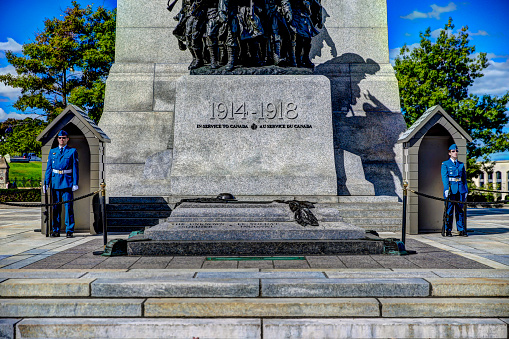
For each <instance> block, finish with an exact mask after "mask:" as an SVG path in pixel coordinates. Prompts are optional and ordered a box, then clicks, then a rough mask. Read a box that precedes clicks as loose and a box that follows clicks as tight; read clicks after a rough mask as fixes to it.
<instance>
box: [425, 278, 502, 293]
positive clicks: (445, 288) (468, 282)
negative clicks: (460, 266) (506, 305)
mask: <svg viewBox="0 0 509 339" xmlns="http://www.w3.org/2000/svg"><path fill="white" fill-rule="evenodd" d="M426 280H427V281H428V282H429V283H430V284H431V295H432V296H434V297H509V278H505V279H504V278H427V279H426Z"/></svg>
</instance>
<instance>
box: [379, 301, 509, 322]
mask: <svg viewBox="0 0 509 339" xmlns="http://www.w3.org/2000/svg"><path fill="white" fill-rule="evenodd" d="M379 301H380V303H381V304H382V317H389V318H390V317H400V318H406V317H423V318H427V317H430V318H439V317H445V318H447V317H458V316H459V315H461V317H508V316H509V298H380V299H379Z"/></svg>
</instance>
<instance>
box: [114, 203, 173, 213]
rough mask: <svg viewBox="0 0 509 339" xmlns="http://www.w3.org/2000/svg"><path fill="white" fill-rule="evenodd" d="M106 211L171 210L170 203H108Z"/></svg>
mask: <svg viewBox="0 0 509 339" xmlns="http://www.w3.org/2000/svg"><path fill="white" fill-rule="evenodd" d="M106 211H107V212H110V211H130V212H136V211H166V212H171V208H170V206H169V205H168V204H166V203H164V204H107V205H106Z"/></svg>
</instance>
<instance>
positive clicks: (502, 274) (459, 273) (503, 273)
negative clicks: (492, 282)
mask: <svg viewBox="0 0 509 339" xmlns="http://www.w3.org/2000/svg"><path fill="white" fill-rule="evenodd" d="M432 271H433V273H435V274H436V275H438V276H439V277H442V278H509V269H495V270H494V269H484V270H436V269H433V270H432Z"/></svg>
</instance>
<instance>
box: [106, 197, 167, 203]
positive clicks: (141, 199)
mask: <svg viewBox="0 0 509 339" xmlns="http://www.w3.org/2000/svg"><path fill="white" fill-rule="evenodd" d="M108 204H167V202H166V200H165V199H164V198H163V197H110V198H109V199H108Z"/></svg>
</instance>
